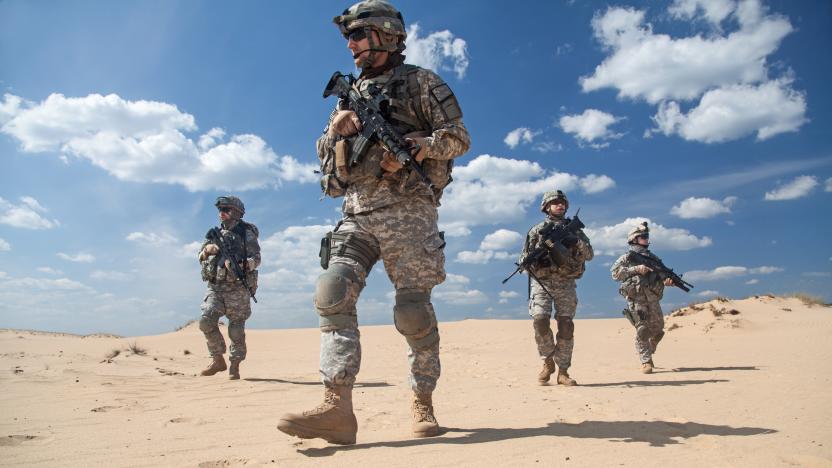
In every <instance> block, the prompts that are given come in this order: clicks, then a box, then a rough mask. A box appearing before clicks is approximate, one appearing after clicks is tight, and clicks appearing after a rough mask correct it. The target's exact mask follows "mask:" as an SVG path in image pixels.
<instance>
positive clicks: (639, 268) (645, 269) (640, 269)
mask: <svg viewBox="0 0 832 468" xmlns="http://www.w3.org/2000/svg"><path fill="white" fill-rule="evenodd" d="M633 271H635V272H636V273H637V274H639V275H646V274H647V273H650V272H651V271H653V270H652V269H651V268H650V267H649V266H647V265H636V266H634V267H633Z"/></svg>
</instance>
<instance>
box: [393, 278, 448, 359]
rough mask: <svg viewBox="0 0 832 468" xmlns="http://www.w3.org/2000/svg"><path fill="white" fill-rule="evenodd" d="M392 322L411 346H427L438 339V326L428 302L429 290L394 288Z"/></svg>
mask: <svg viewBox="0 0 832 468" xmlns="http://www.w3.org/2000/svg"><path fill="white" fill-rule="evenodd" d="M393 322H394V323H395V325H396V330H398V331H399V333H401V334H402V335H404V337H405V339H406V340H407V343H408V344H409V345H410V347H411V348H414V349H421V348H427V347H428V346H431V345H433V344H435V343H436V342H438V341H439V328H438V326H437V324H436V314H435V313H434V311H433V305H431V303H430V290H426V289H399V290H396V305H395V307H394V308H393Z"/></svg>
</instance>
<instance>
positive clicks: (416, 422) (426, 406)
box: [411, 393, 439, 437]
mask: <svg viewBox="0 0 832 468" xmlns="http://www.w3.org/2000/svg"><path fill="white" fill-rule="evenodd" d="M411 413H412V414H413V436H414V437H434V436H438V435H439V423H438V422H436V417H435V416H434V415H433V398H432V395H431V394H430V393H414V394H413V406H412V407H411Z"/></svg>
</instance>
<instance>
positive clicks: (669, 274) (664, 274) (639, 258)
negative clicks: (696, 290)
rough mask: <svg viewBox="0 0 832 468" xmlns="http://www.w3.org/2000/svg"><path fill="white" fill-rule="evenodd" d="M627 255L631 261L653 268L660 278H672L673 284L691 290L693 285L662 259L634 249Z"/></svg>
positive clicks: (685, 290)
mask: <svg viewBox="0 0 832 468" xmlns="http://www.w3.org/2000/svg"><path fill="white" fill-rule="evenodd" d="M627 255H629V257H630V261H632V262H633V263H637V264H639V265H645V266H646V267H647V268H650V269H651V270H653V271H654V272H655V273H656V275H658V277H659V279H660V280H662V281H664V280H665V279H667V278H670V280H671V281H673V286H676V287H677V288H679V289H681V290H682V291H684V292H689V291H690V289H691V288H692V287H693V285H692V284H690V283H688V282H687V281H685V280H683V279H682V277H681V276H679V275H677V274H676V273H674V272H673V270H672V269H671V268H668V267H667V266H665V264H664V263H662V261H661V260H656V259H655V258H652V257H648V256H647V255H644V254H640V253H638V252H633V251H630V253H628V254H627Z"/></svg>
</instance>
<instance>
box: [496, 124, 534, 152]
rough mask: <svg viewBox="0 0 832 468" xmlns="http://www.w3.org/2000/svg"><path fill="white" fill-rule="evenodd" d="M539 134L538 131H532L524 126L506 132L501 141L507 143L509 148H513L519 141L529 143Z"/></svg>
mask: <svg viewBox="0 0 832 468" xmlns="http://www.w3.org/2000/svg"><path fill="white" fill-rule="evenodd" d="M537 135H540V131H534V130H531V129H529V128H526V127H520V128H515V129H514V130H512V131H510V132H508V135H506V137H505V138H504V139H503V142H504V143H505V144H506V145H508V147H509V148H511V149H514V148H517V146H518V145H519V144H520V143H531V142H532V141H534V137H536V136H537Z"/></svg>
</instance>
